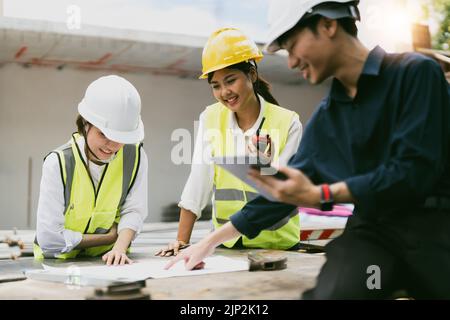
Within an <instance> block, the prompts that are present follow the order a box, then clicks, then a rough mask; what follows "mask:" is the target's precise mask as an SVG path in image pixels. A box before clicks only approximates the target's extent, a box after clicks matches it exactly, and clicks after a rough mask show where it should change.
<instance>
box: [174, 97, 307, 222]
mask: <svg viewBox="0 0 450 320" xmlns="http://www.w3.org/2000/svg"><path fill="white" fill-rule="evenodd" d="M258 97H259V99H260V104H261V108H260V112H259V116H258V119H257V120H256V122H255V124H254V125H253V127H251V128H250V129H248V130H247V131H245V132H244V131H243V130H242V129H241V128H240V127H239V125H238V123H237V121H236V117H235V115H234V113H230V121H229V125H230V128H231V131H232V132H233V135H234V136H235V139H236V140H239V139H242V138H244V139H245V146H246V147H247V146H248V144H250V143H251V138H252V136H254V135H255V134H256V130H257V129H258V127H259V125H260V123H261V121H262V118H263V114H264V108H265V102H264V99H263V98H262V97H261V96H258ZM205 121H206V110H205V111H203V112H202V113H201V114H200V118H199V126H198V132H197V138H196V141H195V146H194V154H193V156H192V165H191V173H190V175H189V178H188V180H187V182H186V185H185V187H184V189H183V193H182V194H181V201H180V202H179V203H178V206H179V207H180V208H183V209H186V210H189V211H192V212H193V213H194V214H195V215H196V216H197V219H198V218H200V217H201V212H202V210H203V209H204V208H205V207H206V205H207V204H208V201H209V200H210V199H211V195H212V190H213V185H214V164H213V163H212V161H211V158H212V146H211V145H210V143H209V142H208V140H207V139H204V136H205V130H206V129H205V126H206V124H205ZM236 136H238V137H236ZM301 137H302V124H301V122H300V119H299V117H298V116H295V117H293V119H292V122H291V125H290V127H289V132H288V138H287V141H286V145H285V147H284V149H283V151H282V152H281V154H280V156H279V159H278V164H279V165H280V166H285V165H286V164H287V163H288V161H289V159H290V158H291V157H292V156H293V155H294V154H295V153H296V152H297V149H298V146H299V144H300V140H301ZM204 155H206V156H204Z"/></svg>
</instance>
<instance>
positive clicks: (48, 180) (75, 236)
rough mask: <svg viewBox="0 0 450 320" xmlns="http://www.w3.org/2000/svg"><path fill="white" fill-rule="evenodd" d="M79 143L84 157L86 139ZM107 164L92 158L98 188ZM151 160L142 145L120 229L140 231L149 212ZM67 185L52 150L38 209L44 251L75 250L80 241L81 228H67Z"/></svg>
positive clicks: (43, 172)
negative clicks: (65, 202) (65, 197)
mask: <svg viewBox="0 0 450 320" xmlns="http://www.w3.org/2000/svg"><path fill="white" fill-rule="evenodd" d="M77 144H78V146H79V149H80V151H81V153H82V157H83V159H84V161H86V154H85V153H84V150H85V148H84V144H85V140H84V139H78V141H77ZM104 168H105V165H96V164H95V163H93V162H91V161H90V162H89V169H90V173H91V176H92V180H93V181H94V184H95V187H96V188H97V185H98V182H99V179H100V177H101V175H102V173H103V170H104ZM147 172H148V161H147V155H146V153H145V151H144V150H143V149H141V160H140V163H139V170H138V173H137V176H136V180H135V183H134V185H133V187H132V188H131V190H130V192H129V193H128V195H127V198H126V200H125V203H124V205H123V207H122V211H121V213H120V214H121V219H120V222H119V225H118V227H117V232H118V233H120V231H121V230H123V229H125V228H128V229H132V230H134V231H136V234H138V233H139V232H140V231H141V229H142V225H143V223H144V220H145V218H146V217H147V213H148V193H147V189H148V176H147ZM63 190H64V187H63V183H62V181H61V173H60V168H59V161H58V156H57V155H56V154H55V153H51V154H50V155H49V156H48V157H47V158H46V159H45V161H44V164H43V167H42V178H41V186H40V194H39V202H38V209H37V226H36V236H37V240H38V243H39V246H40V247H41V249H42V251H44V252H45V253H47V254H53V255H55V256H56V255H58V254H61V253H67V252H70V251H72V250H73V249H74V248H75V247H76V246H77V245H78V244H79V243H80V241H81V239H82V234H81V233H80V232H76V231H72V230H68V229H65V228H64V221H65V220H64V191H63Z"/></svg>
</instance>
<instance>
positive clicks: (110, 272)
mask: <svg viewBox="0 0 450 320" xmlns="http://www.w3.org/2000/svg"><path fill="white" fill-rule="evenodd" d="M168 261H169V260H167V259H152V260H149V261H142V262H135V263H133V264H130V265H124V266H106V265H102V266H94V267H77V268H76V270H74V267H73V266H71V267H70V269H71V273H73V272H76V273H77V275H78V276H80V277H86V278H91V279H102V280H111V281H137V280H144V279H149V278H153V279H160V278H170V277H182V276H196V275H203V274H212V273H222V272H233V271H245V270H248V269H249V263H248V261H245V260H237V259H232V258H228V257H224V256H214V257H208V258H205V259H204V262H205V267H204V269H202V270H192V271H188V270H186V269H185V267H184V262H183V261H179V262H178V263H177V264H176V265H174V266H173V267H172V268H171V269H169V270H164V266H165V265H166V264H167V263H168ZM43 266H44V270H40V271H42V272H45V273H46V274H47V275H52V274H53V275H55V276H58V275H59V276H61V275H67V274H68V273H67V270H66V269H67V268H60V267H59V268H55V267H49V266H46V265H43Z"/></svg>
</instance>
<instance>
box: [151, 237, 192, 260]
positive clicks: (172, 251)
mask: <svg viewBox="0 0 450 320" xmlns="http://www.w3.org/2000/svg"><path fill="white" fill-rule="evenodd" d="M187 245H188V244H187V243H186V242H184V241H182V240H175V241H173V242H171V243H169V244H168V245H167V247H166V248H164V249H161V250H159V251H158V252H157V253H155V256H160V257H170V256H172V255H173V256H176V255H177V254H178V252H179V251H180V249H182V248H183V247H185V246H187Z"/></svg>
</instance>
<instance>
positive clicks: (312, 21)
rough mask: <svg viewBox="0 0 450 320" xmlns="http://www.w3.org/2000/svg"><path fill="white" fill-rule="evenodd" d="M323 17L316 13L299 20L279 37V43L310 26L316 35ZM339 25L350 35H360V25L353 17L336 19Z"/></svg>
mask: <svg viewBox="0 0 450 320" xmlns="http://www.w3.org/2000/svg"><path fill="white" fill-rule="evenodd" d="M321 18H323V16H321V15H318V14H317V15H314V16H311V17H309V18H307V19H304V20H300V21H299V22H297V24H296V25H295V26H294V27H292V28H291V29H289V30H288V31H286V32H285V33H284V34H282V35H281V36H280V37H279V38H278V43H280V44H283V43H285V42H286V40H287V39H289V38H290V37H291V36H292V35H294V34H296V33H297V32H300V31H301V30H303V29H305V28H308V29H309V30H311V31H312V32H313V33H314V34H315V35H317V25H318V24H319V21H320V19H321ZM336 21H337V23H338V25H340V26H341V28H342V29H344V31H345V32H346V33H348V34H349V35H350V36H352V37H354V38H356V37H357V36H358V27H357V26H356V21H355V19H353V18H351V17H345V18H340V19H336Z"/></svg>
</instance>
